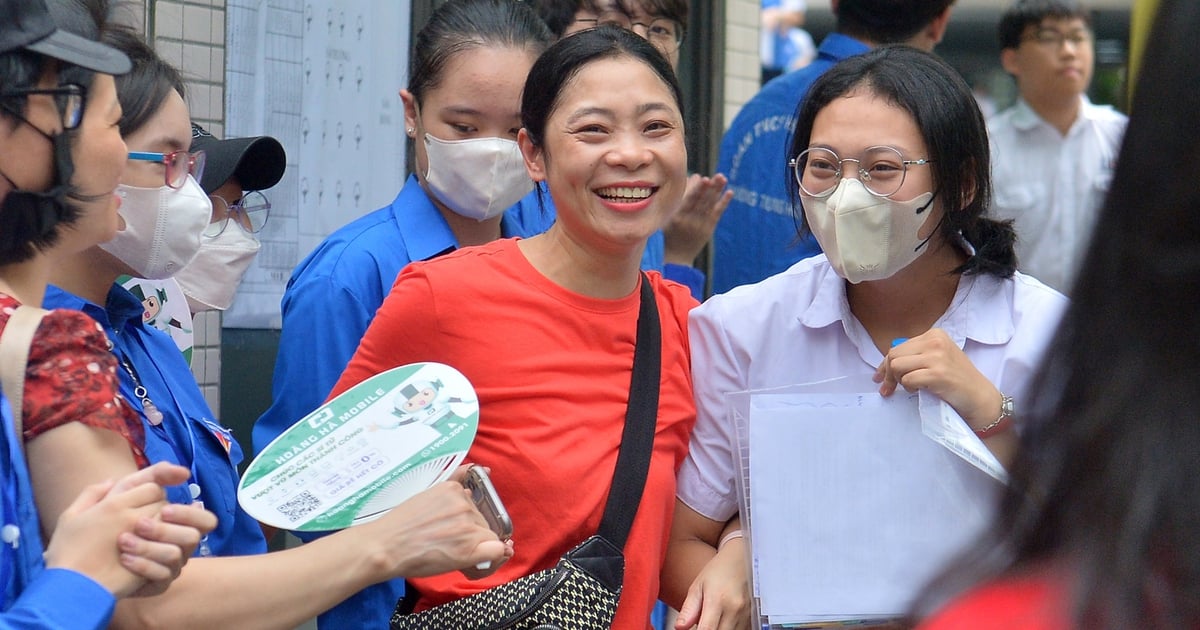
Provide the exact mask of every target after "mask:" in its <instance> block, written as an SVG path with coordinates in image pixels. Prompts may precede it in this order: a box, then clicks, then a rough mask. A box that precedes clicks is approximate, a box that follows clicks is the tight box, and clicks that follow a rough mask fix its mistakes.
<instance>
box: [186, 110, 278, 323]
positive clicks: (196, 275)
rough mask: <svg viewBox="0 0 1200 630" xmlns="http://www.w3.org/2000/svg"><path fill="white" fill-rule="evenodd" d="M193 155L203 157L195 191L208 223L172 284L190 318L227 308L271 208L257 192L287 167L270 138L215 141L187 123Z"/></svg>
mask: <svg viewBox="0 0 1200 630" xmlns="http://www.w3.org/2000/svg"><path fill="white" fill-rule="evenodd" d="M190 150H191V151H192V152H193V153H194V152H196V151H204V153H205V155H206V156H207V160H206V162H205V167H204V173H203V175H202V177H201V178H200V187H201V188H203V189H204V192H206V193H208V198H209V199H210V200H211V201H212V222H211V223H209V225H208V229H207V230H205V231H204V238H203V240H202V241H201V243H200V252H199V253H198V254H196V257H195V258H193V259H192V262H190V263H188V264H187V266H186V267H184V268H183V270H181V271H180V272H179V273H177V274H175V280H176V281H177V282H179V287H180V288H181V289H182V290H183V295H184V296H185V297H186V298H187V302H188V308H189V309H191V311H192V314H193V315H195V314H196V313H199V312H200V311H208V310H213V309H216V310H219V311H223V310H225V309H227V308H229V305H230V304H232V303H233V296H234V294H235V293H236V292H237V288H238V285H239V284H241V282H242V275H243V274H245V273H246V268H247V267H249V266H250V262H251V261H253V260H254V256H255V255H256V254H257V253H258V249H259V247H260V246H261V244H260V243H259V241H258V236H257V235H258V233H259V232H261V231H262V229H263V227H264V226H265V225H266V223H267V217H268V215H269V213H270V211H271V203H270V202H269V201H267V197H266V195H264V194H262V192H260V191H262V190H266V189H267V188H270V187H272V186H274V185H275V184H278V183H279V180H280V179H281V178H283V171H284V169H285V168H286V166H287V154H285V153H284V151H283V145H282V144H280V143H279V141H278V140H276V139H275V138H272V137H270V136H257V137H249V138H231V139H227V140H220V139H218V138H216V137H214V136H213V135H212V134H211V133H209V132H208V131H207V130H205V129H204V127H201V126H200V125H197V124H196V123H192V146H191V149H190Z"/></svg>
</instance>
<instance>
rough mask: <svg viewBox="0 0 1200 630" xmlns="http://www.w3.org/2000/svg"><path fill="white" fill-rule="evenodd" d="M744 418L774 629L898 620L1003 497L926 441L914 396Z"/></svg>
mask: <svg viewBox="0 0 1200 630" xmlns="http://www.w3.org/2000/svg"><path fill="white" fill-rule="evenodd" d="M828 390H833V391H845V387H844V386H840V387H837V388H833V387H830V388H827V391H828ZM810 391H811V390H810ZM741 400H742V401H745V400H746V398H744V397H742V398H741ZM938 402H940V401H938ZM743 404H744V402H743ZM928 404H929V403H927V405H928ZM932 408H933V407H929V408H928V409H927V411H928V410H929V409H932ZM745 411H747V412H748V418H747V420H748V422H747V424H748V427H747V428H748V444H747V445H748V449H746V450H748V455H749V456H748V457H747V459H748V460H749V470H748V472H749V483H748V484H747V485H748V495H749V511H750V515H749V516H750V517H751V520H750V523H751V525H750V527H751V541H752V550H753V562H754V575H753V579H754V581H755V592H756V594H757V595H758V597H759V598H760V599H759V612H760V614H761V615H763V616H765V617H766V618H767V620H768V621H769V623H770V624H772V625H783V624H794V623H813V622H832V621H842V620H845V621H852V620H867V619H885V618H891V617H897V616H900V615H902V614H904V613H905V612H907V610H908V607H909V605H910V603H911V602H912V599H913V598H914V597H915V596H916V595H917V594H918V593H919V592H920V589H921V588H922V587H923V586H924V585H925V583H926V581H927V580H928V579H930V578H931V577H933V576H934V575H936V573H937V572H938V571H939V570H941V568H942V567H944V566H945V564H946V562H948V561H949V560H951V559H952V558H953V557H954V556H955V555H956V554H957V553H958V552H959V551H960V550H962V549H963V548H964V547H965V546H966V545H967V544H969V543H971V542H973V541H974V540H975V539H976V537H977V536H978V535H979V534H980V532H981V531H982V529H983V528H984V527H985V526H986V525H987V524H988V523H989V522H990V518H991V514H992V512H993V509H994V508H993V505H994V503H995V499H996V496H997V493H998V492H999V490H1000V489H1001V487H1002V485H1001V484H1000V483H998V482H997V481H996V480H995V479H993V478H992V477H991V476H989V474H988V473H985V472H983V470H982V468H980V467H977V466H976V465H973V464H972V463H968V462H967V461H966V459H964V458H963V457H961V456H960V455H961V453H959V454H956V453H953V452H951V451H950V450H948V449H947V448H944V447H943V443H944V440H942V441H935V440H934V439H931V438H930V436H927V435H926V434H925V431H924V430H923V424H924V423H923V422H922V419H921V413H920V410H919V407H918V396H917V395H916V394H905V393H904V392H898V393H897V394H896V395H895V396H893V397H891V398H887V399H885V398H883V397H881V396H879V394H878V393H875V392H869V393H851V394H848V393H824V394H819V393H750V395H749V405H748V409H746V410H745ZM734 413H735V414H736V413H738V410H736V409H735V410H734ZM938 419H939V420H940V419H941V416H940V415H939V416H938ZM959 421H960V422H961V420H959ZM971 437H973V436H971ZM976 441H977V440H976ZM980 446H982V445H980ZM985 452H986V451H985ZM987 455H988V456H990V453H988V454H987ZM997 467H998V464H997Z"/></svg>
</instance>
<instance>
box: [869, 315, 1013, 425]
mask: <svg viewBox="0 0 1200 630" xmlns="http://www.w3.org/2000/svg"><path fill="white" fill-rule="evenodd" d="M874 380H875V382H876V383H880V386H879V393H880V395H882V396H891V395H892V394H893V393H895V391H896V387H897V386H900V387H903V388H904V389H905V390H908V391H910V392H915V391H917V390H921V389H924V390H928V391H929V392H930V393H932V394H934V395H936V396H937V397H938V398H941V399H942V400H944V401H946V403H947V404H949V405H950V406H951V407H953V408H954V410H955V411H956V412H958V415H960V416H962V418H963V420H966V421H967V425H968V426H970V427H971V428H972V429H981V428H983V427H985V426H987V425H988V424H989V423H991V422H993V421H995V420H996V418H999V417H1000V405H1001V394H1000V390H998V389H996V386H995V385H993V384H992V382H991V381H989V380H988V378H987V377H986V376H984V375H983V374H982V373H981V372H980V371H979V370H978V369H976V368H975V364H973V363H971V360H970V359H969V358H967V355H966V354H965V353H964V352H963V351H962V349H961V348H959V347H958V345H957V344H955V343H954V340H952V339H950V336H949V335H947V334H946V331H944V330H942V329H940V328H933V329H930V330H929V331H928V332H926V333H924V334H922V335H920V336H918V337H913V338H911V339H909V340H907V341H905V342H904V343H901V344H899V345H897V346H895V347H894V348H892V349H891V350H890V351H888V353H887V356H885V357H884V358H883V362H882V363H880V364H879V368H878V369H877V370H876V371H875V376H874Z"/></svg>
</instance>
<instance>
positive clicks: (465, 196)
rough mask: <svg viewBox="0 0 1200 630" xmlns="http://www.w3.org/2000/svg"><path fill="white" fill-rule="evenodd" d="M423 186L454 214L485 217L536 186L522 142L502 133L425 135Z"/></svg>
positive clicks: (500, 209)
mask: <svg viewBox="0 0 1200 630" xmlns="http://www.w3.org/2000/svg"><path fill="white" fill-rule="evenodd" d="M425 155H426V159H427V161H428V163H429V168H428V170H427V171H426V173H425V185H426V186H427V187H428V188H429V192H430V193H431V194H432V195H433V196H434V197H436V198H437V200H438V201H440V202H442V203H444V204H446V207H448V208H450V210H452V211H453V212H454V213H455V214H457V215H459V216H463V217H466V218H468V219H474V220H476V221H485V220H487V219H491V218H493V217H497V216H499V215H501V214H503V213H504V211H505V210H507V209H509V208H511V207H512V205H513V204H515V203H517V202H518V201H520V200H521V198H522V197H524V196H525V195H527V194H529V191H531V190H533V180H532V179H530V178H529V172H528V171H527V170H525V160H524V159H523V158H522V157H521V147H520V146H519V145H517V143H516V142H513V141H512V140H505V139H504V138H473V139H470V140H439V139H437V138H435V137H433V136H431V135H429V134H425Z"/></svg>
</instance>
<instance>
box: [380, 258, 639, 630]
mask: <svg viewBox="0 0 1200 630" xmlns="http://www.w3.org/2000/svg"><path fill="white" fill-rule="evenodd" d="M641 285H642V289H641V308H640V310H639V311H638V324H637V326H638V327H637V341H636V347H635V349H634V354H633V376H632V378H631V379H630V385H629V405H628V407H627V409H626V411H625V427H624V429H623V430H622V433H621V447H620V451H618V453H617V465H616V470H615V471H614V473H613V481H612V488H611V490H610V491H609V493H608V501H607V502H606V503H605V505H604V516H603V517H602V518H601V520H600V528H599V530H598V531H597V533H596V534H595V535H594V536H592V537H590V538H588V539H587V540H585V541H583V542H582V543H580V544H579V545H578V546H577V547H575V548H574V549H572V550H571V551H568V552H567V553H566V554H564V555H563V556H562V558H560V559H559V561H558V564H557V565H556V566H554V567H553V568H550V569H546V570H544V571H538V572H537V573H534V574H532V575H527V576H525V577H523V578H520V579H517V580H513V581H512V582H507V583H505V584H500V585H498V586H494V587H492V588H490V589H488V590H486V591H482V592H479V593H476V594H474V595H470V596H468V597H464V598H462V599H459V600H456V601H453V602H449V603H446V604H443V605H441V606H437V607H434V608H430V609H429V610H425V611H422V612H420V613H416V614H407V613H408V611H410V610H411V609H412V604H413V603H414V602H413V601H412V599H410V598H407V597H406V598H405V599H402V600H400V602H399V603H398V604H397V607H396V611H395V612H394V613H393V615H392V622H391V629H392V630H445V629H447V628H455V629H458V630H509V629H512V630H607V629H608V628H610V627H611V626H612V620H613V616H614V615H615V614H616V612H617V602H618V601H620V599H621V586H622V584H623V583H624V578H625V555H624V553H623V552H622V550H623V549H624V548H625V540H626V539H627V538H628V537H629V530H630V528H631V527H632V526H633V518H634V516H635V515H636V514H637V508H638V504H639V503H641V500H642V492H643V491H644V489H645V487H646V474H647V472H648V471H649V469H650V453H651V451H652V450H653V449H652V447H653V444H654V430H655V426H656V425H657V422H658V383H659V378H660V376H661V372H662V368H661V363H662V360H661V356H662V339H661V337H662V333H661V330H660V328H659V320H658V307H657V305H656V304H655V301H654V290H653V289H652V288H651V287H650V279H649V278H647V277H646V275H645V274H642V282H641ZM410 592H412V591H411V588H410Z"/></svg>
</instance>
